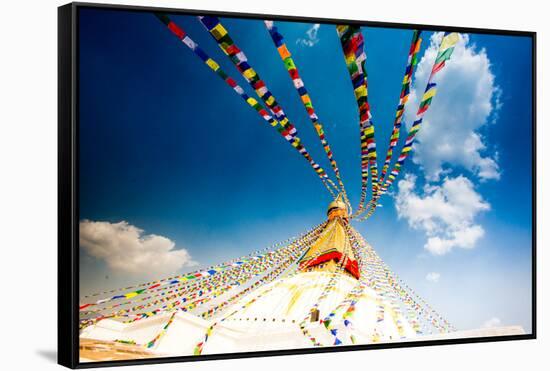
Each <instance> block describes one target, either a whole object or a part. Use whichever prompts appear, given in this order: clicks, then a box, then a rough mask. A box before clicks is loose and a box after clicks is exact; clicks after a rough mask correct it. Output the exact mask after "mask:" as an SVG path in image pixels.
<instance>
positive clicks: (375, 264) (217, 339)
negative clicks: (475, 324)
mask: <svg viewBox="0 0 550 371" xmlns="http://www.w3.org/2000/svg"><path fill="white" fill-rule="evenodd" d="M257 267H260V268H259V269H258V268H257ZM243 277H244V278H243ZM209 282H210V284H209ZM213 282H216V284H214V283H213ZM147 294H148V295H149V296H146V295H147ZM144 295H145V296H144ZM140 296H142V297H143V298H142V299H143V300H141V301H140V300H139V299H137V300H136V298H139V297H140ZM128 298H130V299H132V300H130V301H128V302H124V300H126V299H128ZM155 298H157V299H155ZM159 298H160V299H159ZM169 299H170V300H169ZM120 301H122V303H120ZM113 302H115V304H112V303H113ZM117 302H118V303H117ZM136 302H137V303H138V304H139V303H141V304H139V305H136ZM109 304H110V305H109ZM90 305H92V307H93V306H95V307H97V309H92V310H89V309H90V307H89V306H90ZM81 308H82V309H83V310H82V311H81V327H82V329H81V334H80V338H81V357H82V359H83V360H84V361H85V360H99V359H102V360H105V359H129V358H142V357H151V356H154V357H159V356H182V355H193V354H215V353H234V352H249V351H260V350H278V349H297V348H309V347H317V346H334V345H340V344H344V345H351V344H371V343H378V342H391V341H406V340H412V339H417V338H418V337H423V338H441V337H467V336H487V335H490V334H489V333H488V331H489V332H491V331H493V332H495V331H497V334H510V333H521V332H522V331H523V330H522V329H521V328H516V327H513V328H501V329H490V330H475V331H473V332H472V331H470V332H464V331H461V332H456V331H455V330H454V328H453V327H452V326H451V325H450V324H449V323H448V322H447V321H446V320H445V319H443V318H442V317H441V316H440V315H439V314H437V313H436V312H435V311H434V310H433V309H432V308H431V307H430V306H429V305H428V304H427V303H426V302H425V301H424V300H423V299H421V298H420V297H419V296H418V295H417V294H416V293H415V292H414V291H413V290H412V289H410V288H409V287H408V286H407V285H406V284H405V283H404V282H402V281H401V280H400V279H399V278H398V277H397V276H396V275H395V274H394V273H393V272H391V271H390V270H389V268H388V267H387V266H386V265H385V264H384V263H383V262H382V260H381V259H380V258H379V257H378V255H377V254H376V253H375V252H374V250H373V249H372V247H371V246H370V245H368V244H367V243H366V242H365V241H364V240H363V238H362V237H361V236H360V235H359V233H357V232H356V231H355V230H354V229H353V227H352V226H351V225H350V223H349V216H348V207H347V205H346V204H345V203H344V202H343V201H342V200H341V198H340V197H338V198H337V199H336V200H334V201H333V202H331V203H330V205H329V207H328V209H327V220H326V222H324V223H322V224H321V225H320V226H318V227H316V228H314V229H313V230H312V231H310V232H308V233H306V234H305V235H304V236H302V237H300V238H297V239H294V240H292V241H291V242H290V243H289V244H287V245H285V246H284V247H282V248H280V249H278V250H274V251H269V252H267V253H265V254H258V255H253V256H249V257H247V258H244V259H241V260H236V261H232V262H228V263H225V264H223V265H220V266H217V267H214V268H212V269H207V270H204V271H200V272H197V273H195V274H192V275H183V276H178V277H175V278H170V279H166V280H160V281H157V282H156V283H155V282H153V283H148V284H146V285H141V288H139V287H138V289H137V290H135V291H130V292H128V293H125V294H119V295H115V296H107V297H106V298H103V299H99V300H97V301H96V302H95V304H84V305H83V306H81ZM94 316H95V317H94ZM476 331H477V332H476ZM499 331H500V332H499Z"/></svg>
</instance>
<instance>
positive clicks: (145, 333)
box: [58, 3, 536, 368]
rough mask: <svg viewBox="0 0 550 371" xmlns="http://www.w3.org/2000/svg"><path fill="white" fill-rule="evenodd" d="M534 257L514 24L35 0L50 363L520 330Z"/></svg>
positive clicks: (225, 354)
mask: <svg viewBox="0 0 550 371" xmlns="http://www.w3.org/2000/svg"><path fill="white" fill-rule="evenodd" d="M243 11H246V9H243ZM434 22H436V20H434ZM535 258H536V254H535V33H533V32H523V31H505V30H490V29H468V28H461V27H451V26H429V25H413V24H392V23H379V22H368V21H357V20H333V19H313V18H303V17H291V16H273V15H252V14H246V13H242V14H241V13H222V12H207V11H197V10H176V9H160V8H147V7H132V6H113V5H97V4H96V5H94V4H79V3H72V4H68V5H65V6H62V7H60V8H59V277H58V282H59V319H58V320H59V334H58V338H59V362H60V363H61V364H63V365H65V366H68V367H73V368H75V367H95V366H112V365H122V364H138V363H139V364H142V363H160V362H174V361H194V360H205V359H219V358H235V357H252V356H271V355H284V354H299V353H311V352H335V351H343V350H361V349H374V348H390V347H405V346H420V345H436V344H450V343H473V342H481V341H500V340H514V339H533V338H535V336H536V313H535V311H536V305H535V299H536V295H535V293H536V291H535V288H536V282H535V277H536V275H535V267H536V264H535V263H536V260H535Z"/></svg>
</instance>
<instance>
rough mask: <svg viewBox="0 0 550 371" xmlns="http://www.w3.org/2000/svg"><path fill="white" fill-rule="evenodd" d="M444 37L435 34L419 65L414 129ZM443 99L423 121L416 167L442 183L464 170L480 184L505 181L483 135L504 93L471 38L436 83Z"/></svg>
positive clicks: (412, 104) (409, 113)
mask: <svg viewBox="0 0 550 371" xmlns="http://www.w3.org/2000/svg"><path fill="white" fill-rule="evenodd" d="M441 36H442V35H441V33H437V34H434V35H433V36H432V38H431V41H430V46H429V47H428V49H427V50H426V52H425V54H424V55H423V57H422V59H421V61H420V63H419V64H418V68H417V71H416V73H415V80H414V84H413V85H414V87H413V89H412V91H411V96H410V100H409V102H408V103H407V109H406V111H405V118H406V123H407V125H408V126H409V127H410V125H412V123H413V121H414V118H415V114H416V110H417V109H418V104H419V99H420V98H421V97H422V93H423V92H424V88H425V86H426V82H427V80H428V77H429V75H430V72H431V67H432V65H433V62H434V60H435V57H436V54H437V47H438V44H439V40H440V38H441ZM436 82H437V84H438V93H437V95H436V97H435V98H434V102H433V104H432V105H431V106H430V109H429V111H428V112H427V113H426V115H425V116H424V121H423V124H422V129H421V130H420V132H419V134H418V137H417V141H416V143H415V146H414V156H413V161H414V162H415V163H416V164H419V165H420V166H421V167H422V168H423V169H424V172H425V176H426V178H427V179H428V180H431V181H434V180H439V179H440V177H441V176H443V175H445V174H446V173H447V172H448V171H449V166H453V167H455V166H460V167H462V168H464V169H466V170H468V171H469V172H471V173H472V174H474V175H476V176H477V177H478V178H479V179H480V180H482V181H486V180H489V179H496V180H498V179H499V178H500V169H499V166H498V163H497V161H496V160H497V158H496V156H491V155H489V154H487V152H488V151H490V150H493V149H492V148H488V147H487V144H486V139H485V138H484V137H483V136H482V135H481V134H480V132H479V131H480V129H481V128H482V127H484V126H486V125H490V124H491V122H494V121H495V120H497V119H498V110H499V109H500V107H501V106H502V102H501V95H502V91H501V89H500V88H499V87H498V86H496V85H495V76H494V75H493V73H492V72H491V63H490V61H489V58H488V57H487V53H486V52H485V50H484V49H481V50H479V51H477V50H476V47H475V45H472V44H471V43H470V42H469V37H468V35H462V34H461V35H460V40H459V42H458V43H457V45H456V46H455V50H454V52H453V55H452V57H451V60H450V61H448V62H447V64H446V65H445V68H444V69H443V70H441V71H440V72H439V73H438V74H437V77H436Z"/></svg>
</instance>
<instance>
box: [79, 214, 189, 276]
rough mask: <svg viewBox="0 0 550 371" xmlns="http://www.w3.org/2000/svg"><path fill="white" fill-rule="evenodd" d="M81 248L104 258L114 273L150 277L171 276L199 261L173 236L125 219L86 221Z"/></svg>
mask: <svg viewBox="0 0 550 371" xmlns="http://www.w3.org/2000/svg"><path fill="white" fill-rule="evenodd" d="M80 247H81V248H83V249H84V250H85V251H86V252H87V253H88V254H89V255H91V256H93V257H95V258H98V259H101V260H104V261H105V262H106V263H107V265H108V266H109V268H110V269H112V270H113V271H115V272H121V273H130V274H135V275H141V276H144V277H145V276H147V277H159V276H160V275H169V274H173V273H175V272H176V271H178V270H179V269H180V268H182V267H184V266H192V265H195V264H196V263H195V262H193V261H192V260H191V255H190V254H189V252H188V251H187V250H185V249H178V250H175V249H174V247H175V243H174V242H173V241H171V240H170V239H168V238H166V237H163V236H158V235H154V234H149V235H143V230H142V229H139V228H137V227H135V226H133V225H131V224H128V223H127V222H125V221H121V222H118V223H110V222H96V221H90V220H83V221H81V222H80Z"/></svg>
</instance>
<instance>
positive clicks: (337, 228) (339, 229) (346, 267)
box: [300, 196, 359, 278]
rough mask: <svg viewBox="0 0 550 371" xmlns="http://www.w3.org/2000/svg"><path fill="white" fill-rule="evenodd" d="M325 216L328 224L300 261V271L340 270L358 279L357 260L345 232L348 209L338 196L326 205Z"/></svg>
mask: <svg viewBox="0 0 550 371" xmlns="http://www.w3.org/2000/svg"><path fill="white" fill-rule="evenodd" d="M327 216H328V223H327V224H326V226H325V229H324V231H323V232H322V233H321V235H320V236H319V238H318V239H317V241H315V243H313V245H312V246H311V247H310V248H309V250H308V251H307V253H306V254H305V255H304V256H303V257H302V259H301V260H300V269H302V270H304V271H313V270H322V271H329V272H335V271H336V270H339V269H342V271H343V272H345V273H347V274H350V275H351V276H353V277H355V278H359V269H358V265H357V260H356V259H355V255H354V254H353V251H352V248H351V242H350V239H349V236H348V233H347V230H346V224H347V221H348V209H347V206H346V204H345V203H344V202H343V201H342V200H341V197H340V196H338V197H337V198H336V199H335V200H334V201H332V202H331V203H330V204H329V205H328V209H327Z"/></svg>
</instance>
